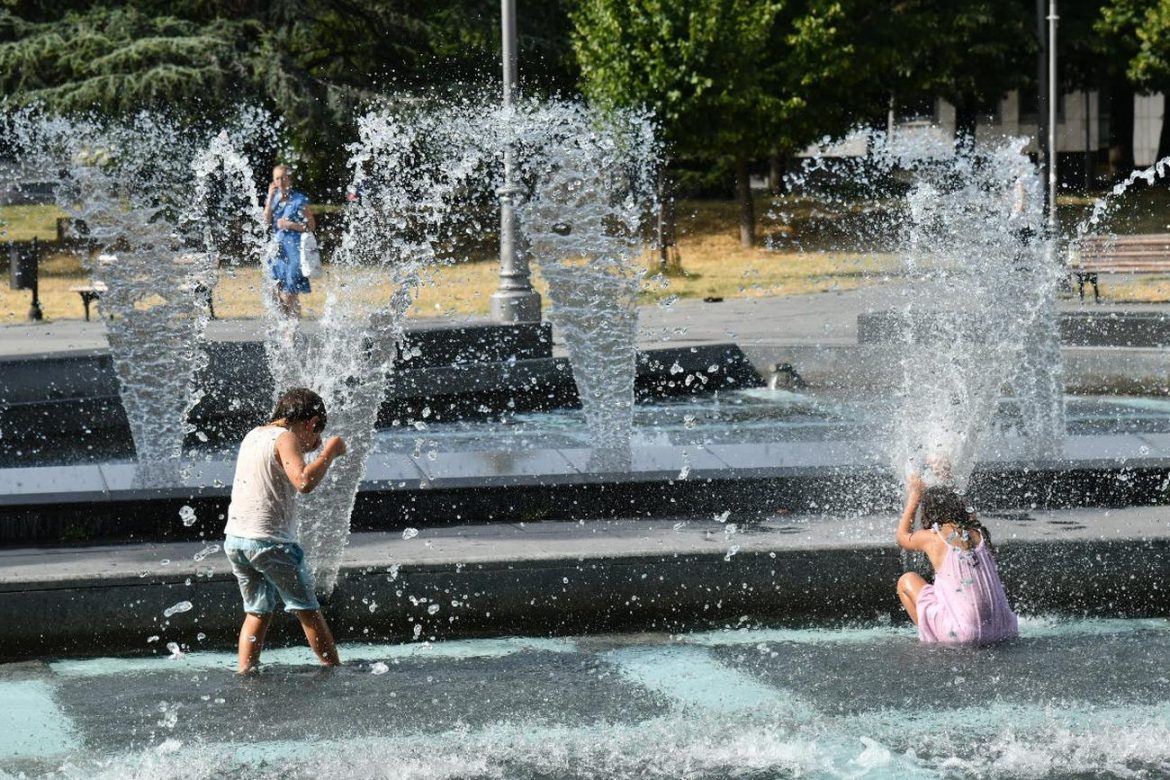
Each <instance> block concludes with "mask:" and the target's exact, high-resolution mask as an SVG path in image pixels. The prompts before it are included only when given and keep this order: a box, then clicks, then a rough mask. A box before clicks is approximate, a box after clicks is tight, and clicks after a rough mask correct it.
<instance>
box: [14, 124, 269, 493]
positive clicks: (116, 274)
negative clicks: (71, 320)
mask: <svg viewBox="0 0 1170 780" xmlns="http://www.w3.org/2000/svg"><path fill="white" fill-rule="evenodd" d="M237 119H238V120H240V122H241V123H242V124H241V125H240V127H241V128H245V129H243V130H240V131H239V132H240V133H247V132H250V131H251V128H254V127H258V126H260V125H259V124H258V123H255V122H254V121H249V120H254V119H255V112H253V111H251V110H248V109H245V110H243V111H241V113H240V115H239V117H237ZM4 124H5V131H6V132H5V137H6V138H8V139H9V140H10V143H11V144H12V146H13V148H12V149H10V150H9V151H10V152H11V153H13V154H14V155H15V156H18V157H20V158H22V159H23V160H24V161H26V163H31V164H32V166H33V167H34V168H37V169H40V170H42V171H45V170H47V171H54V172H60V180H59V181H58V183H57V187H56V190H55V192H56V199H57V203H58V205H59V206H60V207H61V209H62V210H63V211H65V213H66V214H67V215H68V216H69V218H70V224H71V225H72V228H73V231H74V234H75V238H77V239H79V240H80V243H81V244H82V245H83V246H84V247H85V250H84V251H83V252H82V264H83V267H84V268H85V269H86V271H87V272H89V273H90V274H91V276H92V278H93V279H95V280H97V281H100V282H102V283H104V284H105V286H106V289H105V290H104V291H103V292H102V307H103V310H104V311H105V312H106V313H108V314H109V315H110V316H109V319H108V320H107V322H106V333H107V339H108V342H109V347H110V355H111V360H112V363H113V366H114V371H115V374H116V375H117V378H118V385H119V391H120V395H121V399H122V406H123V408H124V409H125V411H126V416H127V419H128V422H129V425H130V432H131V436H132V438H133V441H134V447H135V451H136V453H137V461H138V472H137V479H138V481H139V483H141V484H146V485H159V484H173V483H174V482H175V481H177V479H178V477H179V468H178V467H179V462H180V459H181V456H182V446H183V440H184V439H185V438H186V436H187V435H188V434H189V433H191V432H193V427H192V426H191V425H190V424H189V423H188V421H187V417H188V414H189V413H190V411H191V410H192V409H193V408H194V407H195V405H196V404H197V403H198V401H199V399H200V393H199V392H198V390H197V389H196V387H195V384H194V379H195V375H196V373H197V372H198V371H199V370H200V369H202V368H203V367H204V366H205V365H206V361H207V358H206V353H205V351H204V350H203V348H202V344H203V340H204V333H205V330H206V327H207V321H208V319H209V316H210V313H209V306H210V300H211V293H212V290H213V288H214V285H215V280H216V277H215V257H214V256H212V255H211V254H209V253H208V252H207V251H206V250H205V248H204V247H203V246H201V245H200V242H199V241H198V240H197V236H196V231H197V226H198V225H199V224H200V223H201V222H202V219H201V217H202V216H203V215H202V214H201V213H200V212H201V209H200V198H199V195H198V193H195V194H193V187H192V182H191V179H192V174H193V173H196V171H193V169H192V166H191V161H192V160H193V159H194V157H195V156H196V150H197V149H198V148H199V147H200V145H201V144H202V143H203V141H202V140H201V139H202V138H203V137H205V133H204V132H203V131H202V130H201V129H200V128H193V127H185V126H181V125H179V124H178V123H176V122H173V121H171V120H169V119H168V118H166V117H164V116H161V115H157V114H149V113H142V114H139V115H137V116H135V117H133V118H131V119H129V120H127V121H121V122H120V121H113V120H108V119H102V120H99V119H95V118H85V117H77V118H63V117H53V116H49V115H47V114H43V113H41V112H39V111H37V110H35V109H24V110H20V111H15V112H11V113H9V114H7V115H6V116H5V117H4ZM160 150H166V153H165V154H160Z"/></svg>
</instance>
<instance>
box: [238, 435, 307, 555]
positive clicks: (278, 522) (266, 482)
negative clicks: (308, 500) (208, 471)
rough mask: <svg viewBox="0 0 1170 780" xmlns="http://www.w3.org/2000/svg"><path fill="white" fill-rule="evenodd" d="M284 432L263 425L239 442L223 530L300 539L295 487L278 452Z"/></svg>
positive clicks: (280, 539) (273, 538)
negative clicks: (298, 535)
mask: <svg viewBox="0 0 1170 780" xmlns="http://www.w3.org/2000/svg"><path fill="white" fill-rule="evenodd" d="M285 432H286V429H285V428H281V427H280V426H277V425H262V426H260V427H259V428H253V429H252V430H251V431H249V432H248V435H247V436H245V437H244V441H243V442H241V443H240V454H239V456H238V457H237V458H236V476H235V478H234V479H233V480H232V500H231V503H230V504H229V505H228V516H227V526H226V527H224V529H223V530H224V533H226V534H230V535H232V536H241V537H243V538H245V539H267V540H271V541H274V542H295V541H296V540H297V526H296V515H295V512H294V509H295V505H294V504H293V497H294V496H295V495H296V490H295V489H294V488H293V486H292V483H291V482H289V480H288V475H286V474H285V473H284V466H283V465H281V463H280V456H279V455H278V454H277V452H276V440H277V438H279V437H280V435H281V434H282V433H285Z"/></svg>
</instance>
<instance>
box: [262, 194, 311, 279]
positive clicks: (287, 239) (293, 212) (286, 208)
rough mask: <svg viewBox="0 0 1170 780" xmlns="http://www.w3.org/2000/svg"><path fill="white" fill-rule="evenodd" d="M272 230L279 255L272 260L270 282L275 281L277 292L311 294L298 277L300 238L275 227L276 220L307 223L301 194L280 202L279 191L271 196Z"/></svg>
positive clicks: (306, 202)
mask: <svg viewBox="0 0 1170 780" xmlns="http://www.w3.org/2000/svg"><path fill="white" fill-rule="evenodd" d="M271 205H272V230H273V232H275V233H276V243H277V246H278V247H279V251H278V252H277V255H276V257H275V258H273V259H272V265H271V266H270V268H271V270H272V278H273V279H275V280H276V282H277V286H278V287H279V288H280V291H281V292H286V293H307V292H312V291H313V289H312V287H310V286H309V280H308V279H306V278H305V277H304V276H302V275H301V234H300V233H298V232H296V231H295V230H280V229H278V228H277V227H276V221H277V220H278V219H289V220H292V221H293V222H296V223H298V224H302V223H305V222H307V221H308V218H307V217H306V216H305V207H306V206H308V205H309V199H308V197H306V196H305V194H304V193H301V192H297V191H296V190H289V193H288V197H286V198H283V199H282V198H281V197H280V190H277V191H276V192H274V193H272V203H271Z"/></svg>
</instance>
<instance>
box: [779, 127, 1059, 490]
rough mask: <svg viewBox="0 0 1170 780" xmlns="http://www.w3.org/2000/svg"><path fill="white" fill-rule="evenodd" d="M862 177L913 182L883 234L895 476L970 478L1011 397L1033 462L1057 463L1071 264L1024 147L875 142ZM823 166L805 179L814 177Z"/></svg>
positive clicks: (871, 139)
mask: <svg viewBox="0 0 1170 780" xmlns="http://www.w3.org/2000/svg"><path fill="white" fill-rule="evenodd" d="M864 141H865V143H866V145H867V148H868V149H869V150H870V152H869V155H868V156H867V157H866V158H865V159H864V160H863V161H862V163H861V164H860V165H859V166H858V167H857V168H856V169H855V170H854V173H855V175H857V176H858V177H859V178H860V179H861V181H860V182H858V181H854V182H853V183H854V184H855V185H856V184H857V183H862V184H867V185H871V187H876V183H877V182H878V181H881V182H884V183H885V186H890V182H892V181H901V182H905V185H904V187H905V189H904V192H903V193H902V199H901V204H900V208H898V209H896V210H895V212H894V213H893V214H890V215H887V216H886V217H885V218H884V219H883V220H879V221H882V222H884V224H883V225H882V226H881V229H882V231H884V232H885V233H886V234H887V237H890V238H892V239H893V245H894V249H895V251H896V252H897V253H898V255H899V257H900V261H901V266H902V268H901V271H902V277H903V280H902V284H903V289H902V290H901V291H900V292H899V294H898V295H897V296H891V301H890V303H891V305H894V304H895V303H896V300H897V298H898V297H902V298H903V300H904V303H903V304H902V305H901V306H900V307H899V308H898V309H897V312H896V313H897V318H896V320H895V321H896V322H897V323H898V324H899V327H900V334H899V336H898V338H897V339H896V341H895V342H894V344H893V345H892V346H893V347H894V348H896V349H898V350H899V352H900V354H899V355H898V357H897V359H898V360H899V362H900V364H901V370H902V381H901V386H900V388H899V389H898V390H897V392H896V393H895V395H894V398H893V399H892V404H891V406H890V408H889V411H888V414H889V416H890V419H889V430H888V431H887V433H886V434H885V438H886V440H887V442H888V444H887V455H888V457H889V461H890V464H891V466H893V467H894V468H895V470H896V471H899V472H900V471H902V470H904V469H907V468H923V467H926V466H933V468H932V469H929V471H933V473H934V476H936V477H939V478H943V479H947V480H950V481H952V482H953V483H954V484H956V485H957V486H959V487H962V486H963V485H965V484H966V482H967V480H968V479H969V477H970V475H971V472H972V471H973V469H974V468H975V466H976V463H977V462H978V461H979V459H980V458H981V457H983V456H985V455H986V454H988V453H989V452H992V451H994V449H995V447H996V446H998V443H993V442H990V441H989V440H988V436H987V433H988V423H989V421H990V420H991V418H992V416H993V414H994V412H995V411H996V408H997V406H998V405H999V402H1000V399H1001V396H1002V395H1003V394H1004V393H1005V392H1011V393H1013V394H1014V397H1015V402H1016V404H1017V406H1018V409H1019V425H1018V434H1019V436H1020V437H1021V439H1020V440H1021V441H1022V443H1023V450H1024V453H1023V454H1025V455H1027V456H1029V457H1032V458H1036V459H1045V458H1051V457H1054V456H1056V455H1058V454H1059V451H1060V445H1061V442H1062V440H1063V436H1064V411H1063V377H1062V370H1061V359H1060V342H1059V331H1058V322H1057V312H1056V304H1055V301H1056V293H1057V289H1058V286H1059V284H1060V280H1061V277H1062V273H1063V270H1062V268H1061V266H1060V264H1059V263H1058V262H1055V261H1054V260H1053V257H1052V255H1053V253H1052V252H1051V250H1050V248H1049V247H1048V245H1047V242H1046V240H1045V237H1044V230H1043V214H1042V199H1041V197H1040V181H1039V177H1038V176H1037V174H1036V170H1035V167H1034V166H1033V164H1032V162H1031V161H1030V160H1029V159H1028V157H1027V156H1026V155H1025V154H1024V152H1023V149H1024V147H1025V145H1026V143H1027V142H1026V139H1008V140H1004V141H1002V142H998V143H990V144H978V145H974V144H973V145H971V146H966V145H959V146H958V147H956V145H954V144H953V143H952V142H951V140H950V139H949V138H944V137H942V136H940V135H937V134H934V133H931V132H926V133H915V132H904V133H899V134H897V135H895V136H893V137H887V136H885V135H884V134H868V135H867V136H866V137H865V138H864ZM822 166H823V160H822V159H819V158H818V159H814V160H813V161H812V162H810V163H809V164H808V165H807V166H806V167H805V169H804V171H802V172H801V174H799V175H798V176H797V177H796V180H795V183H796V184H798V185H803V184H807V183H809V182H810V181H812V179H813V177H812V173H813V172H814V170H815V169H818V168H820V167H822Z"/></svg>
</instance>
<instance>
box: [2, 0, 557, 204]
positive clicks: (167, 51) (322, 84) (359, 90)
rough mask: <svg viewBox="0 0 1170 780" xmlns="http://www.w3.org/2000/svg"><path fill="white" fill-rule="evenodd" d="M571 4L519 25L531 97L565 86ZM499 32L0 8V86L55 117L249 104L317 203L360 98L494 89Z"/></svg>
mask: <svg viewBox="0 0 1170 780" xmlns="http://www.w3.org/2000/svg"><path fill="white" fill-rule="evenodd" d="M570 1H571V0H550V2H546V3H540V4H534V6H533V8H532V9H524V13H523V14H522V15H521V17H520V22H521V26H520V44H521V47H522V51H523V53H524V57H525V60H524V61H525V67H524V68H523V69H522V75H523V77H524V79H525V84H526V86H528V87H530V88H531V89H533V90H537V91H546V90H558V89H561V90H563V89H566V88H567V87H570V86H571V85H572V84H574V83H575V81H576V68H575V63H574V60H573V57H572V49H571V47H570V45H569V42H568V34H569V25H568V15H567V13H566V11H565V9H564V6H565V4H567V3H568V2H570ZM498 29H499V3H498V1H497V0H267V1H264V0H168V1H165V2H164V1H163V0H124V1H123V2H118V3H114V2H110V3H107V4H105V5H95V4H93V3H88V2H79V1H78V0H0V63H2V64H0V84H2V85H3V87H4V93H5V94H6V95H8V96H9V98H10V99H12V100H14V101H16V102H27V101H33V100H35V101H38V102H41V103H43V104H45V105H46V106H47V107H48V108H50V109H53V110H60V111H78V110H99V111H103V112H108V113H131V112H134V111H137V110H139V109H143V108H155V109H158V108H162V109H167V110H170V111H172V112H174V113H180V114H187V115H190V116H192V117H193V118H212V119H214V118H216V117H217V116H221V115H223V114H225V113H228V112H230V111H231V110H232V109H233V108H234V107H235V106H237V105H238V104H239V103H240V102H241V101H255V102H259V103H260V104H262V105H264V106H265V107H266V108H268V109H269V110H271V111H273V112H275V113H276V114H277V115H279V116H281V117H282V119H283V120H284V126H285V127H286V128H288V129H289V132H290V135H291V142H292V146H293V147H294V148H295V149H296V151H297V154H298V156H299V157H300V163H299V168H300V171H299V173H300V179H301V181H302V182H304V183H305V184H306V187H307V188H310V189H314V190H316V191H317V192H319V193H321V195H320V196H324V192H322V191H323V190H325V189H327V188H329V189H331V188H333V187H335V186H337V185H339V184H340V183H341V181H343V180H344V177H345V152H344V146H345V144H346V143H348V142H349V141H351V140H352V139H353V133H354V129H353V128H354V121H355V117H356V115H357V114H358V113H359V111H360V109H361V107H362V105H363V104H364V103H365V102H367V101H368V100H370V99H371V98H374V97H377V96H380V95H383V94H386V93H397V92H402V91H407V92H423V91H430V90H435V89H455V88H456V87H454V86H453V85H455V84H464V85H467V84H474V85H485V84H486V86H490V85H491V84H492V83H498V78H499V77H498V75H497V73H498V70H499V66H498V60H499V46H500V44H499V32H498ZM489 94H494V90H492V92H491V93H489ZM272 161H273V160H268V161H264V162H272Z"/></svg>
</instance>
